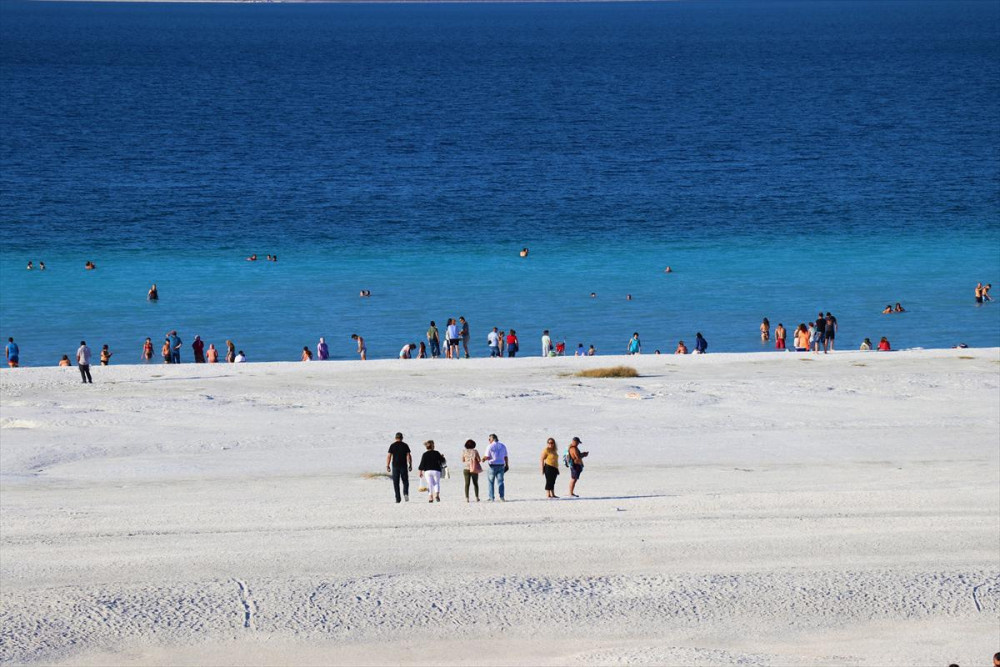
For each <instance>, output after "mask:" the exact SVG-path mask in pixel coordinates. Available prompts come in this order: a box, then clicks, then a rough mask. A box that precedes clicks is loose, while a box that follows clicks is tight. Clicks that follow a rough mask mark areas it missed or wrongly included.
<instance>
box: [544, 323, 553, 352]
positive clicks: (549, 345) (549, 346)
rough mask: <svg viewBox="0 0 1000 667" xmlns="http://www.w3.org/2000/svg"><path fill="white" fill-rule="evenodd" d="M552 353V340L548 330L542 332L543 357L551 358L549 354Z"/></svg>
mask: <svg viewBox="0 0 1000 667" xmlns="http://www.w3.org/2000/svg"><path fill="white" fill-rule="evenodd" d="M551 351H552V338H550V337H549V330H548V329H546V330H545V331H543V332H542V356H543V357H547V356H549V352H551Z"/></svg>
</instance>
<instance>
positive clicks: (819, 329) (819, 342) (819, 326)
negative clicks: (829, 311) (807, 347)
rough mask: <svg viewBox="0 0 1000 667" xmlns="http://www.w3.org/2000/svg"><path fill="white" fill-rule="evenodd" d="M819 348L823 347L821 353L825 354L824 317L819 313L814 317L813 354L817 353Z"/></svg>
mask: <svg viewBox="0 0 1000 667" xmlns="http://www.w3.org/2000/svg"><path fill="white" fill-rule="evenodd" d="M820 346H822V347H823V352H824V353H825V352H826V346H827V342H826V317H825V316H824V315H823V313H822V312H821V313H820V314H819V315H817V316H816V347H815V349H814V350H813V352H819V348H820Z"/></svg>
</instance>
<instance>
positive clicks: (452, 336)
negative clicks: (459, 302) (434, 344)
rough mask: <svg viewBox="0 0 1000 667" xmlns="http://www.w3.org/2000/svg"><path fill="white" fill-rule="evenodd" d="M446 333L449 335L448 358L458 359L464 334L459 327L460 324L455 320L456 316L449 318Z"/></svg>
mask: <svg viewBox="0 0 1000 667" xmlns="http://www.w3.org/2000/svg"><path fill="white" fill-rule="evenodd" d="M446 335H447V337H448V358H449V359H458V344H459V343H460V342H462V334H461V332H460V331H459V329H458V324H457V323H456V322H455V318H449V319H448V329H447V333H446Z"/></svg>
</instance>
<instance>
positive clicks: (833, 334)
mask: <svg viewBox="0 0 1000 667" xmlns="http://www.w3.org/2000/svg"><path fill="white" fill-rule="evenodd" d="M836 337H837V334H835V333H834V332H832V331H830V332H827V334H826V339H827V340H833V339H834V338H836Z"/></svg>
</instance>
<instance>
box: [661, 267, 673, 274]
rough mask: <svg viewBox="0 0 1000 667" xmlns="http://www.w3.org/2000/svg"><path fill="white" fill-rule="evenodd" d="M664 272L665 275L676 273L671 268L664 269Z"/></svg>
mask: <svg viewBox="0 0 1000 667" xmlns="http://www.w3.org/2000/svg"><path fill="white" fill-rule="evenodd" d="M663 272H664V273H673V272H674V270H673V269H671V268H670V267H669V266H668V267H667V268H665V269H663Z"/></svg>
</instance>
